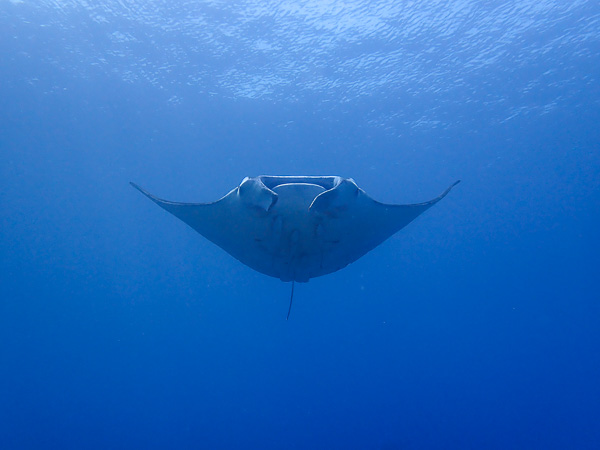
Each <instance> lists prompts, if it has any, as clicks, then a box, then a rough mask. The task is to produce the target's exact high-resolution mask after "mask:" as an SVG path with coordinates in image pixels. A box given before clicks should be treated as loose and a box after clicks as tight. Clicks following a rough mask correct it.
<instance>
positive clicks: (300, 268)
mask: <svg viewBox="0 0 600 450" xmlns="http://www.w3.org/2000/svg"><path fill="white" fill-rule="evenodd" d="M459 182H460V180H459V181H456V182H455V183H454V184H452V185H451V186H450V187H449V188H448V189H446V190H445V191H444V192H442V194H440V195H439V196H438V197H436V198H434V199H433V200H430V201H428V202H424V203H415V204H410V205H390V204H384V203H380V202H378V201H376V200H373V199H372V198H371V197H369V196H368V195H367V194H366V193H365V192H364V191H363V190H362V189H360V188H359V187H358V186H357V185H356V183H355V182H354V180H353V179H352V178H342V177H338V176H323V177H319V176H267V175H261V176H258V177H255V178H248V177H246V178H244V180H243V181H242V183H241V184H240V185H239V186H238V187H236V188H235V189H233V190H232V191H230V192H229V193H228V194H227V195H225V196H224V197H223V198H221V199H220V200H217V201H216V202H213V203H178V202H171V201H168V200H162V199H160V198H158V197H155V196H154V195H152V194H150V193H149V192H147V191H145V190H144V189H142V188H141V187H140V186H138V185H137V184H135V183H131V185H132V186H133V187H134V188H136V189H138V190H139V191H140V192H141V193H142V194H144V195H146V196H147V197H148V198H149V199H150V200H152V201H153V202H155V203H156V204H158V205H159V206H160V207H161V208H163V209H166V210H167V211H168V212H170V213H171V214H173V215H174V216H176V217H178V218H179V219H181V220H183V221H184V222H185V223H187V224H188V225H189V226H190V227H192V228H193V229H194V230H196V231H197V232H198V233H200V234H201V235H202V236H204V237H205V238H207V239H208V240H210V241H211V242H213V243H214V244H216V245H218V246H219V247H221V248H222V249H223V250H225V251H226V252H227V253H229V254H230V255H231V256H233V257H234V258H236V259H237V260H239V261H240V262H242V263H243V264H245V265H247V266H248V267H250V268H252V269H254V270H257V271H258V272H261V273H263V274H265V275H269V276H271V277H275V278H279V279H280V280H282V281H291V282H292V293H291V296H290V306H289V309H288V314H287V318H288V319H289V316H290V312H291V310H292V301H293V298H294V284H295V282H296V281H298V282H307V281H308V280H309V279H310V278H315V277H320V276H322V275H327V274H329V273H332V272H336V271H338V270H340V269H342V268H344V267H346V266H347V265H348V264H350V263H352V262H354V261H356V260H357V259H359V258H360V257H361V256H363V255H365V254H367V253H368V252H370V251H371V250H373V249H374V248H375V247H377V246H378V245H379V244H381V243H382V242H383V241H385V240H386V239H388V238H389V237H391V236H392V235H393V234H395V233H396V232H398V231H399V230H401V229H402V228H404V227H405V226H406V225H408V224H409V223H410V222H412V221H413V220H414V219H415V218H417V217H418V216H419V215H421V214H422V213H423V212H425V211H426V210H427V209H429V208H430V207H431V206H433V205H435V204H436V203H437V202H439V201H440V200H441V199H442V198H444V197H445V196H446V195H447V194H448V193H449V192H450V190H451V189H452V188H453V187H454V186H456V185H457V184H458V183H459Z"/></svg>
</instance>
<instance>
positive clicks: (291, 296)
mask: <svg viewBox="0 0 600 450" xmlns="http://www.w3.org/2000/svg"><path fill="white" fill-rule="evenodd" d="M294 283H295V281H294V280H292V295H290V307H289V309H288V315H287V317H286V318H285V320H288V319H289V318H290V313H291V312H292V300H294Z"/></svg>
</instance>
